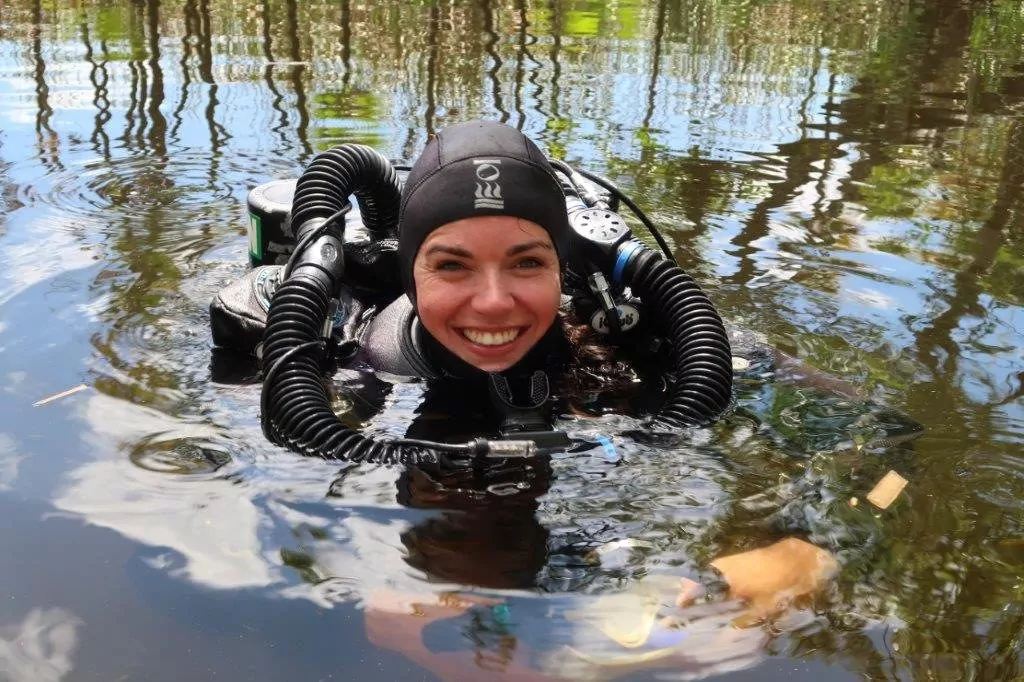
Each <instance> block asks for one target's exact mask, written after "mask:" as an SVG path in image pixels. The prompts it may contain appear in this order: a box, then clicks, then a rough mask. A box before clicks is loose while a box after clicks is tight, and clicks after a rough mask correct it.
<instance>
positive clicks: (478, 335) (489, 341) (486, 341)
mask: <svg viewBox="0 0 1024 682" xmlns="http://www.w3.org/2000/svg"><path fill="white" fill-rule="evenodd" d="M462 334H463V336H465V337H466V338H467V339H469V340H470V341H472V342H473V343H479V344H480V345H481V346H500V345H502V344H505V343H511V342H512V341H514V340H515V338H516V337H517V336H519V330H518V329H515V328H513V329H506V330H505V331H501V332H478V331H475V330H472V329H464V330H462Z"/></svg>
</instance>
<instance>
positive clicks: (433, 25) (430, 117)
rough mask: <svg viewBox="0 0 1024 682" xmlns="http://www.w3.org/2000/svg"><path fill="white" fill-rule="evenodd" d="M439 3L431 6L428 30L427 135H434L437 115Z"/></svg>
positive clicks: (424, 115) (425, 115)
mask: <svg viewBox="0 0 1024 682" xmlns="http://www.w3.org/2000/svg"><path fill="white" fill-rule="evenodd" d="M439 12H440V10H439V9H438V6H437V3H436V2H434V3H431V5H430V19H429V20H428V23H429V28H428V29H427V109H426V111H425V112H424V114H423V117H424V124H425V125H426V129H427V135H433V134H434V132H435V130H434V116H435V114H436V113H437V99H436V93H435V92H434V90H435V88H436V87H437V49H438V45H437V42H438V41H437V34H438V23H439V22H440V16H439V14H438V13H439Z"/></svg>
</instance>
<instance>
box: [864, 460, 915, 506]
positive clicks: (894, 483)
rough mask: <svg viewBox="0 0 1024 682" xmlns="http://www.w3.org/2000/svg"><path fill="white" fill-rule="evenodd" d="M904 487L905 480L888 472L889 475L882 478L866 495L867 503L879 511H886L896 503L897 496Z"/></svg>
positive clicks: (905, 484)
mask: <svg viewBox="0 0 1024 682" xmlns="http://www.w3.org/2000/svg"><path fill="white" fill-rule="evenodd" d="M906 487H907V479H905V478H903V477H902V476H900V475H899V474H897V473H896V472H895V471H892V470H890V471H889V473H887V474H886V475H885V476H882V479H881V480H880V481H879V482H878V483H876V484H875V487H874V488H872V489H871V492H869V493H868V494H867V499H868V502H870V503H871V504H873V505H875V506H876V507H878V508H879V509H886V508H888V507H889V505H891V504H892V503H893V502H895V501H896V498H897V497H899V494H900V493H901V492H903V489H904V488H906Z"/></svg>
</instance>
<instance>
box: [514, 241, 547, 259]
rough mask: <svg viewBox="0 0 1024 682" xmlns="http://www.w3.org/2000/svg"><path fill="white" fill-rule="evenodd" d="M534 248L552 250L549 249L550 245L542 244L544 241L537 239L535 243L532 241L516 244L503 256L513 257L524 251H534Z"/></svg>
mask: <svg viewBox="0 0 1024 682" xmlns="http://www.w3.org/2000/svg"><path fill="white" fill-rule="evenodd" d="M536 248H541V249H548V250H549V251H550V250H552V247H551V244H550V243H548V242H544V241H541V240H539V239H538V240H537V241H533V242H523V243H522V244H516V245H515V246H513V247H512V248H510V249H509V250H508V251H506V252H505V255H506V256H515V255H517V254H520V253H523V252H524V251H529V250H530V249H536Z"/></svg>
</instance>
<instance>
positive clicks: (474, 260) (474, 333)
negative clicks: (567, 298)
mask: <svg viewBox="0 0 1024 682" xmlns="http://www.w3.org/2000/svg"><path fill="white" fill-rule="evenodd" d="M413 281H414V283H415V286H416V310H417V313H418V314H419V318H420V322H422V324H423V326H424V327H425V328H426V330H427V331H428V332H430V334H431V335H432V336H433V337H434V338H435V339H437V340H438V342H440V343H441V344H442V345H443V346H444V347H445V348H447V349H448V350H449V351H451V352H452V353H454V354H455V355H456V356H458V357H459V358H461V359H462V360H464V361H465V362H468V363H469V364H471V365H473V366H474V367H476V368H478V369H481V370H483V371H485V372H501V371H503V370H506V369H508V368H509V367H511V366H512V365H514V364H516V363H517V362H519V360H521V359H522V358H523V356H524V355H526V354H527V352H529V350H530V349H531V348H533V346H534V345H535V344H536V343H537V341H539V340H540V339H541V337H543V336H544V334H545V333H546V332H547V331H548V329H549V328H550V327H551V325H552V323H553V322H554V320H555V315H556V314H557V313H558V305H559V302H560V298H561V279H560V273H559V266H558V255H557V254H556V253H555V248H554V245H553V244H552V242H551V237H550V236H549V235H548V233H547V232H546V231H545V230H544V229H543V228H542V227H540V226H539V225H537V224H536V223H532V222H530V221H528V220H522V219H521V218H514V217H511V216H480V217H476V218H465V219H463V220H456V221H455V222H452V223H448V224H447V225H444V226H442V227H439V228H438V229H436V230H434V231H433V232H431V233H430V234H429V235H427V238H426V240H424V242H423V244H422V245H421V246H420V250H419V251H418V252H417V254H416V260H415V261H414V263H413Z"/></svg>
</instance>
